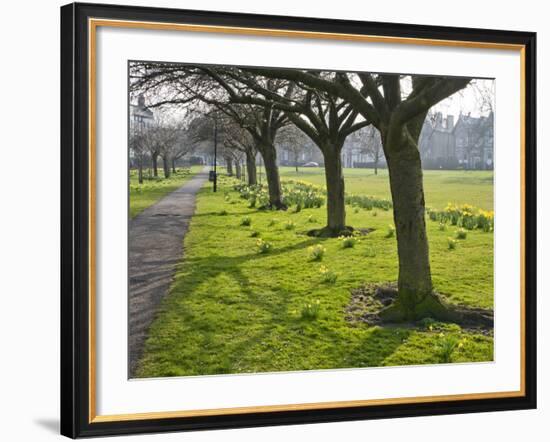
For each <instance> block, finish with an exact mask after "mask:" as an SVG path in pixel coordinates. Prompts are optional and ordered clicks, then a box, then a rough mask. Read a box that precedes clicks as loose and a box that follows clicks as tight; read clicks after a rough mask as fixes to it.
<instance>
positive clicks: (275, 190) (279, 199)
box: [259, 144, 286, 210]
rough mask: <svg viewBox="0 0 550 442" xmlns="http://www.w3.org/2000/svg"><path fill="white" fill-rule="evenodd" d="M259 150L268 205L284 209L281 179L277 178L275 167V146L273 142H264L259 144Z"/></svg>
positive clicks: (277, 172) (276, 168) (277, 169)
mask: <svg viewBox="0 0 550 442" xmlns="http://www.w3.org/2000/svg"><path fill="white" fill-rule="evenodd" d="M259 150H260V153H261V154H262V158H263V160H264V166H265V175H266V178H267V187H268V190H269V205H270V207H271V208H273V209H277V210H286V206H285V205H284V204H283V196H282V192H281V180H280V178H279V168H278V167H277V151H276V150H275V146H273V144H269V145H267V144H266V145H263V146H261V148H260V149H259Z"/></svg>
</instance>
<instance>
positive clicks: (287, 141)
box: [276, 124, 309, 173]
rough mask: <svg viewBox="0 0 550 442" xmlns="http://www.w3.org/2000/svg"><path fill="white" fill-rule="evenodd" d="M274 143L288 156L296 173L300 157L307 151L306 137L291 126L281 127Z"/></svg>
mask: <svg viewBox="0 0 550 442" xmlns="http://www.w3.org/2000/svg"><path fill="white" fill-rule="evenodd" d="M276 143H277V145H279V146H281V148H282V149H283V150H285V151H287V152H288V153H289V154H290V156H291V157H292V163H293V164H294V168H295V169H296V173H298V172H299V170H298V166H299V162H300V156H301V155H302V154H304V153H307V152H308V151H309V146H308V138H307V136H306V135H305V134H304V133H303V132H302V131H301V130H299V129H298V128H297V127H296V126H295V125H293V124H292V125H288V126H285V127H283V128H282V129H281V130H280V131H279V133H278V134H277V138H276Z"/></svg>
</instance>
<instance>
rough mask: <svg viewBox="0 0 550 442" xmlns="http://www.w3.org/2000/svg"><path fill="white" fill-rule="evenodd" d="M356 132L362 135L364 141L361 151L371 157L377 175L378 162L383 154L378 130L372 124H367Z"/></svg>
mask: <svg viewBox="0 0 550 442" xmlns="http://www.w3.org/2000/svg"><path fill="white" fill-rule="evenodd" d="M357 134H358V135H360V136H361V137H362V140H363V143H364V146H363V149H362V150H363V152H364V153H366V154H367V155H369V156H370V157H371V158H372V162H373V166H374V174H375V175H378V163H379V162H380V160H381V159H382V157H383V156H384V152H383V149H382V140H381V138H380V132H378V130H377V129H376V128H375V127H374V126H369V127H366V128H365V129H363V130H362V131H361V132H358V133H357Z"/></svg>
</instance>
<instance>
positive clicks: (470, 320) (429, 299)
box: [348, 284, 494, 329]
mask: <svg viewBox="0 0 550 442" xmlns="http://www.w3.org/2000/svg"><path fill="white" fill-rule="evenodd" d="M358 290H359V291H362V293H357V291H358ZM358 296H359V297H360V301H359V302H360V303H361V304H362V306H363V307H353V308H351V309H348V310H349V311H348V315H350V313H352V314H354V315H355V316H356V317H357V316H358V313H357V311H359V310H360V309H361V308H363V309H364V310H365V311H364V312H363V313H359V315H362V316H361V319H362V320H363V321H364V322H368V323H371V324H375V323H378V324H380V323H403V322H416V321H419V320H422V319H424V318H431V319H434V320H437V321H441V322H453V323H456V324H459V325H461V326H466V327H482V328H486V329H487V328H493V324H494V318H493V311H492V310H490V309H481V308H471V307H465V306H458V305H452V304H449V303H448V302H446V301H445V300H444V299H443V297H442V296H441V295H439V294H437V293H432V294H430V295H427V296H426V297H425V298H424V300H423V301H422V302H421V303H419V304H416V305H415V307H414V309H410V308H404V306H403V305H402V304H401V303H400V302H399V300H398V293H397V286H396V284H386V285H382V286H374V285H369V286H365V287H362V288H360V289H356V290H355V291H353V292H352V298H353V297H358ZM352 302H353V299H352ZM355 304H356V305H357V301H356V302H355ZM354 310H355V313H354V312H353V311H354Z"/></svg>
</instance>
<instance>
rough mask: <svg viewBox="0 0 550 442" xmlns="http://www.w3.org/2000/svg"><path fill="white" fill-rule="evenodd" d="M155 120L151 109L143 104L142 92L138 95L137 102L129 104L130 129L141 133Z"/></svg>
mask: <svg viewBox="0 0 550 442" xmlns="http://www.w3.org/2000/svg"><path fill="white" fill-rule="evenodd" d="M154 121H155V115H154V113H153V111H152V110H151V109H149V108H148V107H147V106H145V97H144V96H143V94H140V95H139V96H138V102H137V104H130V131H131V133H136V132H137V133H143V132H144V131H146V130H147V129H148V128H149V127H151V125H152V124H153V122H154Z"/></svg>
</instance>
